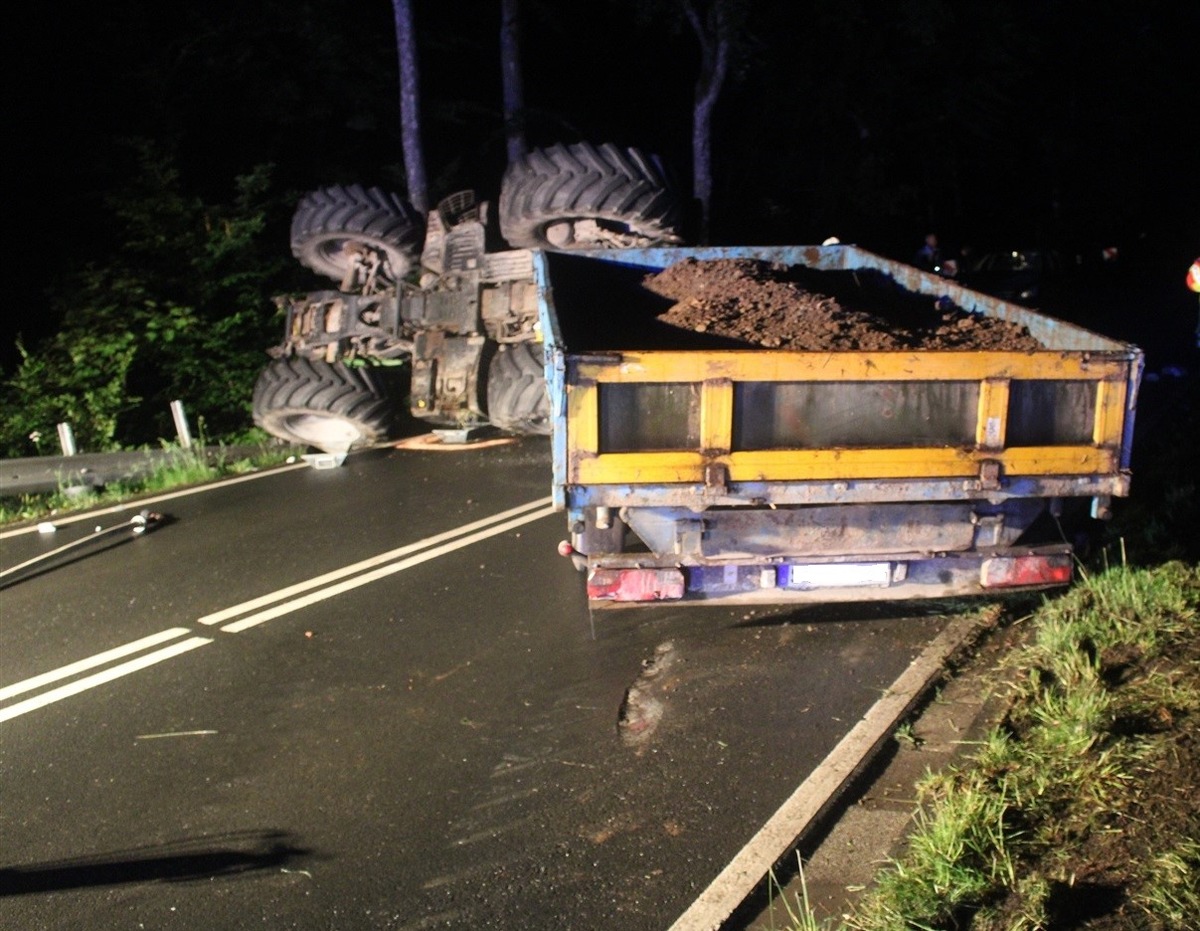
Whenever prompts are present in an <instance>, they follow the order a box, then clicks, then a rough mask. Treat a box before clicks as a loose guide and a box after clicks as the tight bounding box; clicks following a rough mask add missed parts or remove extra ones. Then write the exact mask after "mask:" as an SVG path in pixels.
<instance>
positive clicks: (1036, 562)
mask: <svg viewBox="0 0 1200 931" xmlns="http://www.w3.org/2000/svg"><path fill="white" fill-rule="evenodd" d="M1070 581H1071V556H1070V554H1069V553H1060V554H1057V555H1053V556H995V557H993V558H991V559H985V560H984V561H983V565H982V566H980V567H979V584H980V585H982V586H983V587H984V588H1006V587H1017V586H1021V585H1066V584H1067V583H1069V582H1070Z"/></svg>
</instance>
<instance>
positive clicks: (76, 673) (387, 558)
mask: <svg viewBox="0 0 1200 931" xmlns="http://www.w3.org/2000/svg"><path fill="white" fill-rule="evenodd" d="M553 513H554V508H553V506H552V505H551V499H550V498H548V497H546V498H539V499H538V500H536V501H530V502H527V503H525V504H522V505H520V506H518V507H515V508H510V509H509V510H507V511H501V512H500V513H499V514H493V515H491V516H490V517H485V518H482V519H480V520H477V521H472V522H471V523H469V524H464V525H462V526H461V527H455V528H454V529H453V530H447V531H445V532H444V533H439V534H435V535H434V536H431V537H426V538H425V539H424V540H418V541H417V542H415V543H409V544H406V545H405V546H401V547H397V548H396V549H394V550H389V551H388V552H386V553H380V554H379V555H378V556H372V557H371V558H369V559H364V560H362V561H360V562H356V563H353V564H351V565H349V566H343V567H342V568H340V569H335V570H333V571H332V572H326V573H324V574H323V575H319V576H316V577H315V578H311V579H307V580H305V581H303V582H297V583H296V584H295V585H289V586H288V587H286V588H281V589H279V590H278V591H274V592H270V593H269V594H266V595H262V596H260V597H258V598H253V599H251V600H250V601H244V602H242V603H241V604H237V605H233V606H232V607H229V608H225V609H223V610H221V611H216V612H214V613H212V614H206V615H205V616H204V617H201V618H198V619H197V620H196V624H198V625H201V626H202V627H216V626H217V625H220V626H219V627H218V629H219V630H220V631H222V632H224V633H230V634H235V633H240V632H241V631H243V630H247V629H249V628H251V627H257V626H258V625H259V624H262V623H265V622H266V621H269V620H272V619H273V618H277V617H282V616H283V615H285V614H290V613H292V612H293V611H298V610H300V609H301V608H306V607H308V606H309V605H314V604H317V603H318V602H321V601H324V600H326V599H328V598H333V597H336V596H337V595H340V594H343V593H344V592H348V591H351V590H352V589H355V588H359V587H360V586H363V585H369V584H370V583H371V582H376V581H378V580H379V579H383V578H386V577H387V576H389V575H394V574H395V573H397V572H403V571H404V570H405V569H410V568H412V567H413V566H418V565H420V564H421V563H424V562H429V561H430V560H431V559H437V558H438V557H439V556H445V555H447V554H448V553H452V552H454V551H455V550H460V549H463V548H464V547H467V546H470V545H472V544H473V543H478V542H480V541H481V540H486V539H488V538H489V537H494V536H498V535H500V534H502V533H507V532H508V531H510V530H514V529H515V528H517V527H520V526H522V525H524V524H529V523H532V522H533V521H536V520H541V519H542V518H543V517H547V516H549V515H551V514H553ZM200 633H201V632H200V631H197V630H196V629H194V628H191V627H172V628H169V629H167V630H163V631H159V632H158V633H156V634H151V635H150V636H148V637H142V638H141V639H138V640H134V641H132V642H130V643H126V644H122V645H121V646H117V647H113V648H112V649H110V650H105V651H104V652H102V653H97V654H96V655H94V656H89V657H86V658H84V659H81V660H78V661H76V662H73V663H70V664H68V665H66V666H62V667H60V668H58V669H53V670H51V671H49V672H45V673H42V674H40V675H37V676H33V677H31V678H29V679H25V680H23V681H21V682H15V683H13V684H12V685H8V686H4V687H0V722H4V721H8V720H10V719H12V718H16V717H19V716H20V715H23V714H28V713H29V712H30V711H35V710H36V709H38V708H43V707H45V706H46V705H50V704H53V703H54V702H57V701H62V700H63V699H64V698H70V697H71V696H72V695H78V694H79V693H80V692H85V691H87V690H88V689H92V688H95V687H96V686H99V685H103V684H104V683H106V682H111V681H113V680H114V679H119V678H121V677H122V676H127V675H129V674H130V673H134V672H137V671H138V670H140V669H145V668H147V667H149V666H153V665H155V664H156V663H161V662H162V661H163V660H168V659H172V658H173V657H176V656H180V655H182V654H184V653H187V652H189V651H191V650H194V649H196V648H197V647H202V646H205V645H207V644H209V643H213V642H215V639H216V638H215V637H213V636H200ZM205 633H207V631H205ZM189 634H190V635H192V636H189ZM181 638H186V639H181ZM172 641H174V642H172ZM163 644H166V645H165V646H164V645H163ZM147 650H149V651H150V652H145V651H147ZM126 657H133V658H132V659H125V658H126ZM118 660H125V661H124V662H119V663H118V662H117V661H118ZM113 663H115V665H110V664H113ZM101 667H105V668H101ZM93 669H97V670H99V671H97V672H92V673H91V674H90V675H82V676H81V674H82V673H87V672H89V670H93ZM76 677H78V678H76ZM64 680H70V681H65V682H64ZM56 682H62V683H63V684H61V685H57V686H55V687H54V688H49V689H46V687H47V686H51V685H53V684H54V683H56ZM41 689H46V690H45V691H39V690H41ZM30 693H37V694H34V695H31V696H30V697H28V698H24V699H22V700H20V701H16V702H13V703H11V704H9V703H8V702H9V701H10V699H14V698H16V697H17V696H20V695H29V694H30Z"/></svg>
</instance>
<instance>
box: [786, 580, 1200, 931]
mask: <svg viewBox="0 0 1200 931" xmlns="http://www.w3.org/2000/svg"><path fill="white" fill-rule="evenodd" d="M1198 607H1200V568H1198V567H1196V566H1195V565H1189V564H1186V563H1183V562H1178V561H1176V562H1170V563H1165V564H1163V565H1159V566H1155V567H1152V568H1132V567H1128V566H1124V565H1122V566H1119V567H1116V568H1110V569H1108V570H1106V571H1102V572H1099V573H1096V574H1093V575H1089V576H1086V577H1085V578H1084V579H1083V580H1082V581H1081V582H1079V583H1078V584H1077V585H1076V586H1075V587H1074V588H1072V589H1071V590H1070V591H1068V592H1067V593H1066V594H1064V595H1062V596H1061V597H1058V598H1055V599H1053V600H1047V601H1046V602H1044V604H1043V605H1042V607H1041V608H1040V609H1039V610H1038V611H1037V612H1036V613H1035V614H1034V616H1033V617H1032V618H1031V619H1030V620H1029V621H1028V622H1027V623H1031V624H1033V625H1034V632H1033V635H1032V637H1031V639H1030V640H1029V642H1028V644H1027V645H1026V646H1025V647H1023V648H1021V649H1020V650H1019V651H1018V652H1017V653H1015V654H1014V655H1012V656H1011V657H1010V658H1009V659H1008V660H1007V662H1008V663H1011V664H1013V666H1014V668H1015V671H1016V673H1017V675H1016V679H1015V681H1017V682H1018V683H1019V685H1018V686H1017V687H1016V688H1015V690H1014V692H1013V694H1012V695H1011V696H1010V703H1009V706H1008V713H1007V715H1006V717H1005V719H1004V720H1003V722H1002V723H1001V724H1000V725H999V726H997V727H995V728H994V729H992V730H991V731H990V732H989V733H988V734H987V735H986V737H985V739H984V740H982V741H981V743H980V744H979V745H978V746H977V747H976V748H975V749H974V751H973V752H972V753H971V754H969V755H968V756H967V757H966V758H965V759H964V761H963V762H962V763H961V764H958V765H955V766H953V767H951V768H948V769H946V770H943V771H941V772H937V773H930V774H928V775H927V776H926V778H925V779H924V780H923V781H922V783H921V784H920V785H919V786H918V799H919V807H918V810H917V813H916V820H915V824H914V829H913V831H912V832H911V833H910V835H909V839H908V844H907V849H906V851H905V853H904V854H903V855H902V856H901V857H899V858H898V859H896V860H895V861H893V862H892V863H891V864H889V865H888V866H887V867H886V868H885V869H884V870H883V871H882V873H881V874H880V876H879V877H878V880H877V882H876V884H875V886H874V887H873V888H872V889H871V890H870V891H869V892H868V893H867V894H866V895H865V896H864V897H863V898H862V900H861V901H860V902H859V904H858V906H857V907H855V908H854V909H853V910H852V912H851V913H850V914H848V915H846V916H845V917H844V918H843V919H842V920H841V921H840V922H837V923H835V922H833V921H824V922H821V921H818V920H817V919H816V918H814V917H813V915H812V913H811V911H810V910H809V909H808V908H807V903H804V902H797V903H795V905H794V906H793V907H789V909H788V911H789V920H790V921H791V924H790V928H791V929H792V931H814V929H818V928H823V929H835V928H836V929H856V931H858V929H862V931H892V929H896V931H899V929H972V931H999V929H1007V931H1024V929H1028V931H1034V929H1055V928H1078V927H1087V928H1088V929H1089V931H1131V929H1135V928H1136V929H1163V931H1166V929H1179V928H1184V927H1190V926H1193V925H1191V924H1190V923H1191V922H1194V921H1195V920H1196V916H1197V915H1200V841H1198V840H1197V839H1198V838H1200V802H1198V801H1197V800H1198V799H1200V739H1198V733H1197V721H1198V720H1200V622H1198V615H1197V609H1198Z"/></svg>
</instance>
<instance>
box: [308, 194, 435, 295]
mask: <svg viewBox="0 0 1200 931" xmlns="http://www.w3.org/2000/svg"><path fill="white" fill-rule="evenodd" d="M423 229H424V222H423V220H422V218H421V215H420V213H418V212H417V211H416V210H415V209H414V208H413V207H412V206H411V205H410V204H408V203H407V202H406V201H404V200H403V199H401V198H400V197H399V196H398V195H396V194H389V193H388V192H386V191H383V190H381V189H379V188H377V187H373V188H365V187H363V186H362V185H361V184H351V185H334V186H332V187H326V188H321V189H320V190H317V191H312V192H311V193H309V194H306V195H305V196H304V197H303V198H302V199H301V200H300V203H299V204H298V205H297V206H296V212H295V214H293V216H292V230H291V239H292V255H294V256H295V257H296V258H297V259H298V260H299V261H300V264H301V265H303V266H304V267H305V268H308V269H311V270H312V271H314V272H316V273H317V274H319V275H325V276H326V277H328V278H331V279H333V280H334V281H335V282H337V283H338V284H345V283H351V284H353V282H352V281H351V282H347V277H348V275H349V274H350V273H351V272H353V271H355V270H356V268H357V267H359V266H360V264H361V259H362V257H364V256H365V257H367V258H371V259H375V260H377V261H378V267H379V270H378V273H377V277H378V278H379V279H380V283H381V284H392V283H395V282H397V281H399V280H400V279H401V278H403V277H404V276H405V275H407V274H408V272H409V271H410V270H411V269H412V267H413V265H414V263H415V262H416V257H417V253H418V251H419V248H420V240H421V236H422V231H423ZM344 290H346V289H344Z"/></svg>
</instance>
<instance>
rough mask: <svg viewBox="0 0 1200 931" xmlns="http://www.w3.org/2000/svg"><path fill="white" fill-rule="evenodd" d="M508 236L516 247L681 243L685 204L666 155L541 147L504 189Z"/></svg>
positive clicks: (507, 177) (514, 168) (503, 223)
mask: <svg viewBox="0 0 1200 931" xmlns="http://www.w3.org/2000/svg"><path fill="white" fill-rule="evenodd" d="M499 214H500V234H501V235H502V236H503V237H504V239H505V240H506V241H507V242H508V244H509V245H510V246H512V247H513V248H515V249H549V250H553V251H570V250H573V249H597V248H647V247H651V246H663V245H678V244H679V243H680V242H682V241H683V239H682V236H681V233H680V227H681V224H682V219H683V217H682V208H681V205H680V202H679V198H678V197H677V195H676V193H675V191H674V190H673V188H672V186H671V184H670V181H669V179H668V177H667V173H666V171H665V170H664V169H663V167H662V165H661V164H660V163H659V161H658V160H657V159H656V158H654V157H652V156H649V155H646V154H644V153H642V152H640V151H639V150H637V149H623V148H619V147H617V146H615V145H612V144H609V143H606V144H604V145H598V146H597V145H591V144H589V143H577V144H575V145H556V146H551V147H550V148H547V149H534V150H533V151H531V152H529V153H528V154H527V155H525V156H523V157H522V158H521V159H519V160H517V161H515V162H513V163H511V164H510V165H509V166H508V169H507V171H506V172H505V174H504V179H503V182H502V184H501V187H500V205H499Z"/></svg>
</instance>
